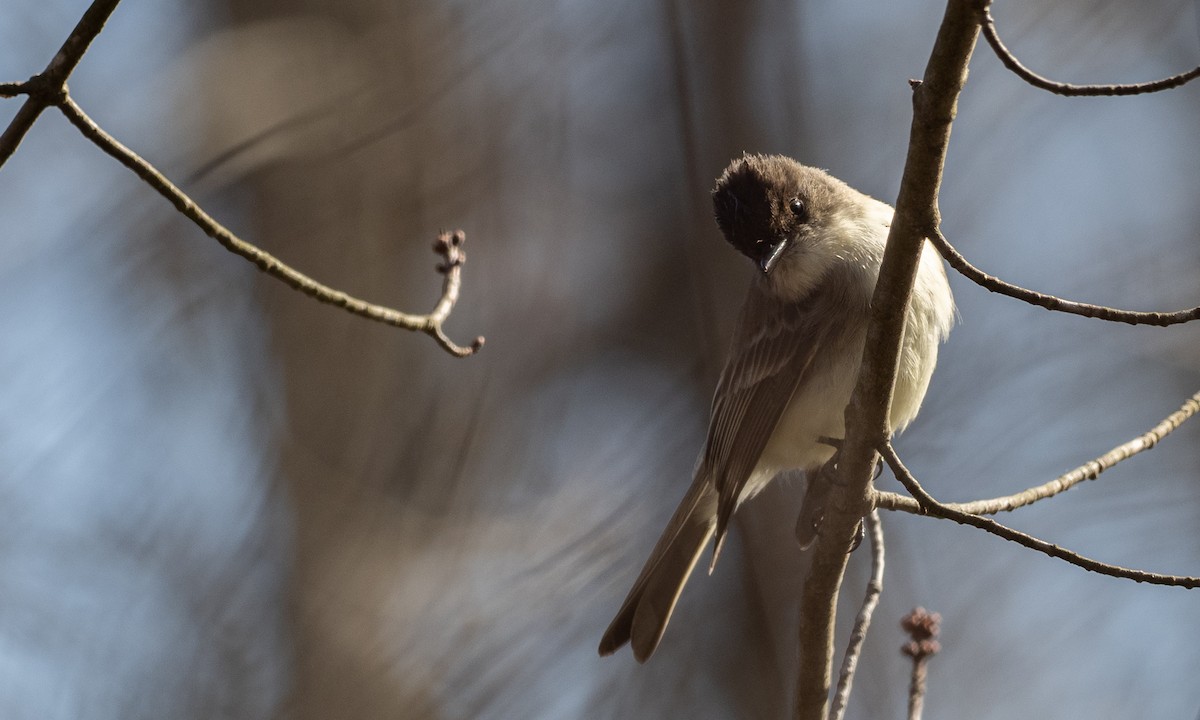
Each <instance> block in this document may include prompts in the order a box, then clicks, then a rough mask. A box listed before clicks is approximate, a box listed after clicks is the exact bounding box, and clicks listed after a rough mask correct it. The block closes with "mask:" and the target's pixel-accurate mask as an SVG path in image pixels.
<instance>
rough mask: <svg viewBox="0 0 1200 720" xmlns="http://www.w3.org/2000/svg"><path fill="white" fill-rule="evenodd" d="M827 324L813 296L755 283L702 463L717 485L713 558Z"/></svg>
mask: <svg viewBox="0 0 1200 720" xmlns="http://www.w3.org/2000/svg"><path fill="white" fill-rule="evenodd" d="M827 325H828V323H827V322H821V317H820V314H819V313H817V312H814V308H813V307H812V306H811V304H805V303H799V304H787V305H784V304H780V303H778V302H777V301H775V300H774V299H773V298H770V297H768V296H767V295H766V294H765V293H764V292H763V291H762V290H761V289H760V288H759V287H758V286H757V285H756V286H754V287H753V288H752V289H751V291H750V294H749V295H748V296H747V298H746V305H745V307H744V308H743V309H742V316H741V319H740V320H739V323H738V328H737V332H736V333H735V334H734V342H733V346H732V348H731V349H730V354H729V359H728V361H727V363H726V365H725V370H724V371H723V372H722V373H721V380H720V382H719V383H718V385H717V391H716V394H715V395H714V396H713V405H712V415H711V418H710V419H709V426H708V441H707V444H706V445H705V451H704V464H705V467H704V471H705V472H707V473H708V475H709V477H710V478H712V482H713V485H714V486H715V487H716V489H717V528H716V545H715V546H714V548H713V559H712V562H713V564H715V563H716V561H717V556H718V555H719V554H720V551H721V544H722V542H723V541H724V539H725V533H726V531H727V530H728V526H729V520H730V518H731V517H732V516H733V511H734V509H735V508H736V507H737V500H738V496H739V495H741V492H742V489H743V488H744V487H745V486H746V482H747V481H748V480H749V479H750V474H751V473H752V472H753V471H754V467H755V465H757V464H758V459H759V456H761V455H762V451H763V448H765V447H766V445H767V441H768V440H769V439H770V437H771V433H773V432H774V431H775V426H776V425H778V424H779V419H780V417H782V415H783V411H784V409H785V408H787V405H788V402H789V401H790V400H791V398H792V394H793V393H794V392H795V391H796V388H797V387H799V386H800V384H801V383H802V382H803V381H804V378H805V376H806V374H807V373H808V372H809V370H810V368H811V367H812V365H813V359H814V358H815V357H816V355H817V353H818V351H819V349H820V345H821V342H822V340H823V339H824V337H825V335H826V331H827V329H828V327H827Z"/></svg>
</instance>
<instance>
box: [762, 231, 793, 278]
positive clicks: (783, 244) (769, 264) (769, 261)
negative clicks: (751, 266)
mask: <svg viewBox="0 0 1200 720" xmlns="http://www.w3.org/2000/svg"><path fill="white" fill-rule="evenodd" d="M791 242H792V240H791V238H784V239H782V240H780V241H779V242H778V243H776V244H775V245H773V246H771V251H770V252H768V253H767V254H766V255H763V256H762V257H760V258H759V259H758V269H759V270H762V272H763V275H770V274H771V268H773V267H775V264H776V263H777V262H779V258H780V257H782V256H783V251H784V250H786V249H787V246H788V245H790V244H791Z"/></svg>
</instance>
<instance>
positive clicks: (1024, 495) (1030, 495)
mask: <svg viewBox="0 0 1200 720" xmlns="http://www.w3.org/2000/svg"><path fill="white" fill-rule="evenodd" d="M1197 412H1200V392H1197V393H1196V394H1195V395H1193V396H1191V397H1190V398H1188V399H1187V401H1185V402H1184V403H1183V406H1182V407H1180V408H1179V409H1178V410H1176V411H1175V412H1173V413H1171V414H1170V415H1168V416H1167V417H1166V419H1164V420H1163V421H1162V422H1160V423H1159V424H1157V425H1155V426H1154V427H1153V428H1151V429H1150V430H1149V431H1148V432H1146V433H1143V434H1142V435H1140V436H1138V437H1135V438H1134V439H1132V440H1130V441H1129V442H1126V443H1122V444H1120V445H1118V446H1116V447H1115V448H1113V449H1112V450H1109V451H1108V452H1106V453H1104V454H1103V455H1101V456H1100V457H1098V458H1096V459H1095V460H1088V461H1087V462H1085V463H1084V464H1082V465H1080V466H1079V467H1077V468H1075V469H1074V470H1071V471H1070V472H1067V473H1064V474H1062V475H1059V476H1058V477H1056V478H1054V479H1053V480H1051V481H1049V482H1046V483H1043V484H1041V485H1037V486H1036V487H1031V488H1028V489H1026V490H1022V491H1021V492H1019V493H1013V494H1012V495H1005V496H1003V497H997V498H991V499H989V500H974V501H972V502H965V503H946V507H948V508H951V509H953V510H957V511H958V512H962V513H967V514H968V515H995V514H996V513H1001V512H1009V511H1012V510H1016V509H1017V508H1019V507H1024V506H1026V505H1032V504H1033V503H1035V502H1037V501H1038V500H1044V499H1046V498H1049V497H1054V496H1055V495H1057V494H1059V493H1061V492H1066V491H1067V490H1070V489H1071V488H1073V487H1075V486H1076V485H1078V484H1079V483H1081V482H1083V481H1085V480H1095V479H1096V478H1097V477H1098V476H1099V475H1100V473H1102V472H1104V471H1105V470H1107V469H1109V468H1111V467H1112V466H1114V465H1116V464H1117V463H1120V462H1123V461H1125V460H1128V459H1129V458H1131V457H1133V456H1134V455H1137V454H1139V453H1141V452H1144V451H1146V450H1149V449H1150V448H1152V447H1154V446H1155V445H1157V444H1158V442H1159V441H1160V440H1162V439H1163V438H1165V437H1166V436H1168V435H1170V434H1171V433H1172V432H1174V431H1175V429H1176V428H1178V427H1179V426H1180V425H1182V424H1183V423H1184V422H1186V421H1187V420H1189V419H1190V418H1191V417H1192V416H1194V415H1195V414H1196V413H1197ZM875 507H877V508H883V509H884V510H903V511H904V512H908V513H913V514H916V515H922V514H924V513H923V512H922V511H921V504H920V503H918V502H917V501H916V500H913V499H912V498H908V497H905V496H903V495H899V494H897V493H891V492H877V493H875Z"/></svg>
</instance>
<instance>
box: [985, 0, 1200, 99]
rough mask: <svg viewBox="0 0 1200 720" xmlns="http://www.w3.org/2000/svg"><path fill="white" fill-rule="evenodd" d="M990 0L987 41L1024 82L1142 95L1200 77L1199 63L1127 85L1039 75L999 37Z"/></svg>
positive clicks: (1076, 91)
mask: <svg viewBox="0 0 1200 720" xmlns="http://www.w3.org/2000/svg"><path fill="white" fill-rule="evenodd" d="M990 5H991V3H990V2H985V3H984V5H983V8H982V11H981V14H982V17H981V19H980V23H981V25H982V28H983V36H984V37H985V38H986V39H987V41H988V45H991V46H992V50H994V51H996V57H998V58H1000V62H1002V63H1004V67H1006V68H1008V69H1009V70H1011V71H1012V72H1013V73H1014V74H1016V75H1017V77H1019V78H1021V79H1022V80H1024V81H1025V82H1027V83H1029V84H1030V85H1033V86H1034V87H1036V88H1041V89H1042V90H1047V91H1049V92H1052V93H1054V94H1055V95H1064V96H1067V97H1096V96H1116V95H1142V94H1145V93H1152V92H1160V91H1162V90H1170V89H1171V88H1175V87H1179V86H1180V85H1183V84H1184V83H1187V82H1189V81H1191V80H1195V79H1196V78H1198V77H1200V66H1197V67H1195V68H1193V69H1191V70H1188V71H1187V72H1182V73H1179V74H1178V75H1172V76H1171V77H1168V78H1163V79H1162V80H1154V81H1151V82H1143V83H1132V84H1128V85H1072V84H1071V83H1063V82H1057V81H1054V80H1051V79H1049V78H1046V77H1042V76H1041V75H1038V74H1037V73H1035V72H1034V71H1032V70H1030V69H1029V68H1027V67H1025V66H1024V65H1022V64H1021V61H1020V60H1017V58H1016V56H1014V55H1013V54H1012V51H1011V50H1009V49H1008V48H1007V47H1005V45H1004V43H1003V42H1002V41H1001V40H1000V35H999V34H998V33H997V32H996V23H995V20H993V19H992V13H991V10H990V8H989V6H990Z"/></svg>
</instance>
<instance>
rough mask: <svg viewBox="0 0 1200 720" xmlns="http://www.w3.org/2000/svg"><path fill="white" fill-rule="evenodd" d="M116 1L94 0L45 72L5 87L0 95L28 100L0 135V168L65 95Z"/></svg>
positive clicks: (115, 7)
mask: <svg viewBox="0 0 1200 720" xmlns="http://www.w3.org/2000/svg"><path fill="white" fill-rule="evenodd" d="M119 2H121V0H95V2H93V3H92V4H91V6H90V7H88V9H87V10H86V11H85V12H84V13H83V17H81V18H80V19H79V22H78V23H76V24H75V29H74V30H72V31H71V34H70V35H68V36H67V39H66V41H65V42H64V43H63V44H62V47H61V48H59V49H58V52H57V53H55V54H54V58H53V59H51V60H50V64H49V65H47V66H46V69H45V70H43V71H42V72H41V73H39V74H37V75H34V76H33V77H31V78H30V79H29V80H28V81H26V82H24V83H6V84H5V85H4V92H3V93H0V95H4V96H5V97H11V96H13V95H17V94H25V95H28V96H29V97H28V98H27V99H26V100H25V104H24V105H22V106H21V109H20V110H18V111H17V114H16V115H15V116H13V119H12V122H10V123H9V124H8V127H7V128H5V130H4V133H3V134H2V135H0V167H2V166H3V165H4V163H6V162H8V159H9V158H10V157H12V154H13V153H14V152H16V151H17V146H18V145H20V144H21V141H22V140H23V139H25V134H26V133H28V132H29V128H31V127H33V123H34V122H36V121H37V119H38V116H39V115H41V114H42V111H43V110H45V109H46V108H47V107H49V106H51V105H54V104H56V103H57V102H58V100H59V98H61V97H62V96H65V95H66V92H67V78H68V77H70V75H71V72H72V71H73V70H75V66H76V65H78V64H79V61H80V59H82V58H83V54H84V53H85V52H87V49H88V46H89V45H91V44H92V40H94V39H95V38H96V36H97V35H99V34H100V31H101V30H103V29H104V23H106V22H108V16H109V15H112V12H113V10H116V9H117V4H118V3H119Z"/></svg>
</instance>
